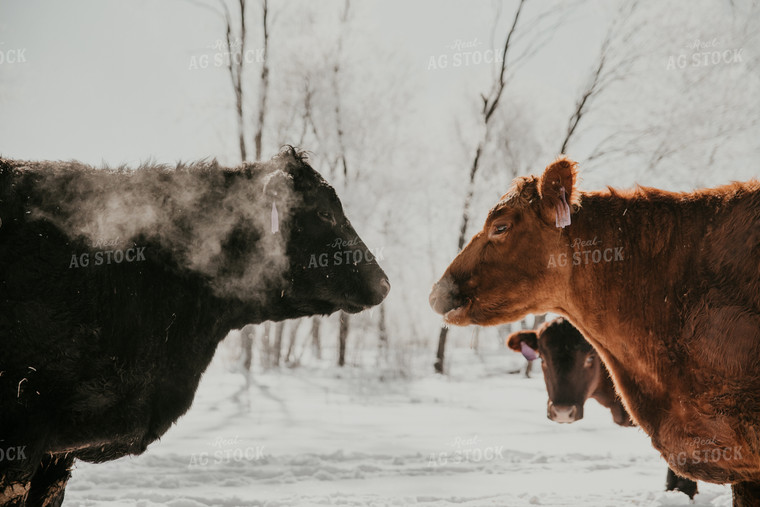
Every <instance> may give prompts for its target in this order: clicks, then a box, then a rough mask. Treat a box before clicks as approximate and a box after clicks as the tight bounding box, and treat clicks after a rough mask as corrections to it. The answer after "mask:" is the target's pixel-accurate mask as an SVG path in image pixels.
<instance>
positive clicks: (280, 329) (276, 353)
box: [272, 321, 285, 367]
mask: <svg viewBox="0 0 760 507" xmlns="http://www.w3.org/2000/svg"><path fill="white" fill-rule="evenodd" d="M284 333H285V322H284V321H280V322H278V323H277V324H275V326H274V344H273V345H272V366H275V367H279V366H280V356H282V335H283V334H284Z"/></svg>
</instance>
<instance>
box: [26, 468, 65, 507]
mask: <svg viewBox="0 0 760 507" xmlns="http://www.w3.org/2000/svg"><path fill="white" fill-rule="evenodd" d="M73 464H74V458H73V457H66V456H60V457H57V456H50V455H48V456H45V457H44V458H43V459H42V462H41V463H40V467H39V468H38V469H37V472H36V473H35V474H34V477H32V485H31V487H30V488H29V497H28V499H27V507H60V506H61V504H63V494H64V492H65V491H66V483H67V482H68V480H69V477H71V466H72V465H73Z"/></svg>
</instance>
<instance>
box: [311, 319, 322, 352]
mask: <svg viewBox="0 0 760 507" xmlns="http://www.w3.org/2000/svg"><path fill="white" fill-rule="evenodd" d="M321 324H322V318H321V317H319V316H317V317H313V318H312V320H311V347H312V353H313V354H314V357H316V358H317V359H322V343H321V341H320V334H319V328H320V326H321Z"/></svg>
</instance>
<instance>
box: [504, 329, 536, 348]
mask: <svg viewBox="0 0 760 507" xmlns="http://www.w3.org/2000/svg"><path fill="white" fill-rule="evenodd" d="M523 342H524V343H525V344H526V345H527V346H528V347H530V348H532V349H533V350H536V351H537V350H538V333H536V332H535V331H516V332H514V333H512V334H511V335H509V337H508V338H507V347H509V348H510V349H512V350H514V351H515V352H522V345H520V344H521V343H523Z"/></svg>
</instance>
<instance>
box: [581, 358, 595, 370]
mask: <svg viewBox="0 0 760 507" xmlns="http://www.w3.org/2000/svg"><path fill="white" fill-rule="evenodd" d="M593 365H594V356H593V355H590V356H587V357H586V362H585V363H584V364H583V366H584V367H586V368H591V367H592V366H593Z"/></svg>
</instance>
